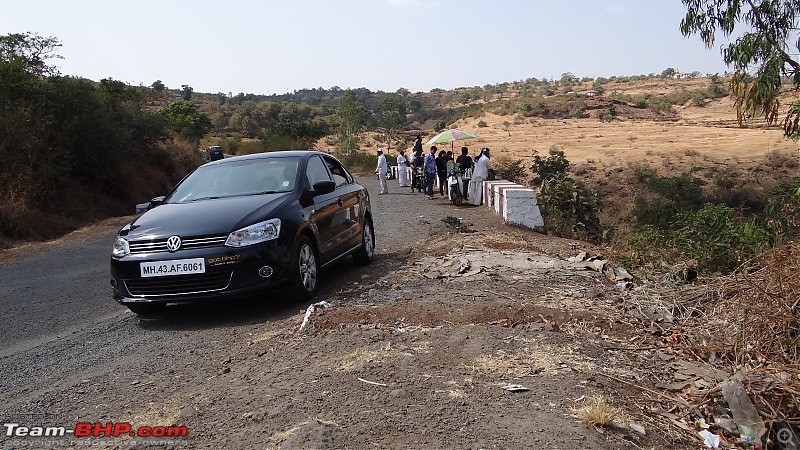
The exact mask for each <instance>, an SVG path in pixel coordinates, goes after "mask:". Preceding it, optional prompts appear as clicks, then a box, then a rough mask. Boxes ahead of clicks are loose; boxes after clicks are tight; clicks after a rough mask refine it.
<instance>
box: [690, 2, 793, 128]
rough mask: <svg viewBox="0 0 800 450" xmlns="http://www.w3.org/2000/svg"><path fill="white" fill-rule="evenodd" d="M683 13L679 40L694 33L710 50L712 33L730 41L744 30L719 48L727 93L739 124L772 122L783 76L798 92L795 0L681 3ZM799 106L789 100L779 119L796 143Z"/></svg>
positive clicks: (775, 116)
mask: <svg viewBox="0 0 800 450" xmlns="http://www.w3.org/2000/svg"><path fill="white" fill-rule="evenodd" d="M682 1H683V4H684V5H685V6H686V9H687V12H686V16H684V18H683V20H681V25H680V28H681V32H682V33H683V35H684V36H690V35H693V34H699V35H700V38H701V39H702V40H703V42H704V43H705V44H706V46H707V47H709V48H711V47H712V46H713V45H714V42H715V40H716V35H717V33H721V34H722V35H723V36H725V37H731V36H732V35H733V33H734V30H736V32H737V33H738V31H739V30H741V29H747V30H748V31H746V32H744V33H743V34H742V36H740V37H738V38H737V39H736V40H735V41H734V42H733V43H730V44H728V45H725V46H722V48H721V52H722V60H723V61H724V62H725V64H727V65H729V66H733V69H734V73H733V76H732V77H731V80H730V90H731V93H732V94H733V96H734V97H735V106H736V113H737V117H738V119H739V122H740V123H743V122H744V121H745V120H746V118H747V116H749V115H752V116H761V115H763V116H764V117H765V118H766V120H767V121H768V122H770V123H775V122H777V121H778V107H779V104H780V103H779V100H778V94H779V93H780V91H781V85H782V80H781V78H782V77H784V76H787V77H789V78H790V79H791V80H792V84H793V85H794V87H795V88H798V87H800V63H798V61H797V59H796V56H797V54H798V52H800V42H796V41H795V39H796V37H797V29H796V24H797V23H798V20H800V0H726V1H721V0H682ZM799 122H800V101H797V100H796V101H795V102H794V103H793V104H792V106H791V108H790V109H789V112H788V114H787V115H786V117H785V118H784V119H783V129H784V134H785V135H786V136H788V137H791V138H792V139H795V140H798V138H800V126H799V125H798V123H799Z"/></svg>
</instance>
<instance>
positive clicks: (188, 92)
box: [181, 84, 194, 101]
mask: <svg viewBox="0 0 800 450" xmlns="http://www.w3.org/2000/svg"><path fill="white" fill-rule="evenodd" d="M192 93H194V89H193V88H192V87H191V86H189V85H188V84H183V85H181V98H182V99H184V100H186V101H189V100H191V99H192Z"/></svg>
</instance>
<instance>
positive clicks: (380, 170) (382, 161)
mask: <svg viewBox="0 0 800 450" xmlns="http://www.w3.org/2000/svg"><path fill="white" fill-rule="evenodd" d="M388 171H389V165H388V164H387V163H386V156H384V154H383V150H382V149H381V148H380V147H379V148H378V167H377V168H376V169H375V173H377V174H378V179H380V180H381V194H388V193H389V187H388V186H387V185H386V172H388Z"/></svg>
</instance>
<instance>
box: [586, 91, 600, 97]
mask: <svg viewBox="0 0 800 450" xmlns="http://www.w3.org/2000/svg"><path fill="white" fill-rule="evenodd" d="M585 95H586V98H595V97H599V96H600V92H598V91H587V92H586V94H585Z"/></svg>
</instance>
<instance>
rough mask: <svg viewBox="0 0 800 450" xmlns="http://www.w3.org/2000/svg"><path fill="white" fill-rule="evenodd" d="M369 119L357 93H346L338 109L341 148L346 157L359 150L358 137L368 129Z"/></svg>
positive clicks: (349, 91) (350, 91) (338, 131)
mask: <svg viewBox="0 0 800 450" xmlns="http://www.w3.org/2000/svg"><path fill="white" fill-rule="evenodd" d="M367 117H368V116H367V110H366V108H365V107H364V105H363V104H362V103H361V102H359V101H358V98H357V97H356V93H355V92H353V91H352V90H350V89H348V90H347V91H345V93H344V95H342V98H340V99H339V107H338V108H336V122H337V124H338V126H339V127H338V129H337V134H338V136H339V148H340V149H341V150H342V151H343V152H344V153H345V155H351V154H353V153H355V152H356V150H358V136H359V135H360V134H361V133H362V132H363V131H364V130H365V129H366V127H367V123H368V119H367Z"/></svg>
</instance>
